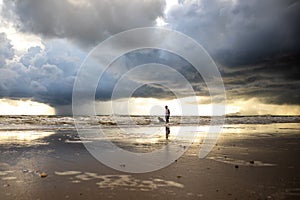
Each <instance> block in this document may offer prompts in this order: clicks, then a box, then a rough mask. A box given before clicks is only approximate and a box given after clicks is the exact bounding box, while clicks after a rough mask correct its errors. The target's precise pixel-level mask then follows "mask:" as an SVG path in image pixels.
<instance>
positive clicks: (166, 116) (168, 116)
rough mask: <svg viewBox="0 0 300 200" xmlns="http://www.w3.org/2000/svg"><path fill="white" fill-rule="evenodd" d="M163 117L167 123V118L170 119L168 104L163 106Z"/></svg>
mask: <svg viewBox="0 0 300 200" xmlns="http://www.w3.org/2000/svg"><path fill="white" fill-rule="evenodd" d="M165 109H166V111H165V118H166V123H169V119H170V110H169V108H168V106H165Z"/></svg>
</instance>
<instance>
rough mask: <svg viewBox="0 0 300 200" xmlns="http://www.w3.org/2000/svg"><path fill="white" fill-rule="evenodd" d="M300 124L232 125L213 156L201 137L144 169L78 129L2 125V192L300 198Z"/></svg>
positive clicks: (139, 147)
mask: <svg viewBox="0 0 300 200" xmlns="http://www.w3.org/2000/svg"><path fill="white" fill-rule="evenodd" d="M195 129H196V127H195ZM299 130H300V126H299V123H290V124H288V123H281V124H265V125H258V124H250V125H249V124H248V125H245V124H244V125H227V126H225V128H224V130H223V133H222V134H221V136H220V137H219V139H218V142H217V144H216V145H215V146H214V148H213V150H212V151H211V152H210V153H209V154H208V156H207V157H206V158H204V159H199V158H198V152H199V148H200V146H201V142H203V138H201V137H199V140H197V141H195V142H194V143H193V144H192V145H191V146H190V147H189V149H188V150H187V151H186V152H185V153H184V155H183V156H182V157H180V158H179V159H178V160H175V161H174V163H173V164H171V165H169V166H168V167H165V168H163V169H161V170H158V171H154V172H149V173H141V174H130V173H124V172H120V171H117V170H114V169H111V168H109V167H107V166H105V165H103V164H102V163H100V162H99V161H98V160H96V159H95V158H94V157H93V156H91V154H90V153H89V152H88V151H87V150H86V148H85V147H84V145H83V143H82V142H81V140H80V139H79V137H78V134H77V132H76V130H75V129H73V130H72V129H66V130H55V131H49V130H47V131H45V130H39V131H32V130H19V131H15V132H16V133H15V135H18V136H19V137H20V135H22V134H23V136H24V138H17V137H13V136H11V137H9V136H8V135H9V134H10V135H13V132H14V131H12V130H10V131H4V130H2V131H1V145H0V183H1V184H0V197H1V199H3V200H4V199H5V200H10V199H28V200H29V199H30V200H32V199H40V200H43V199H45V200H48V199H49V200H50V199H299V198H300V174H299V169H300V161H299V159H298V156H299V154H300V131H299ZM141 131H142V130H141ZM21 133H22V134H21ZM171 135H172V127H171ZM25 136H26V137H25ZM29 136H30V137H31V139H30V137H29ZM28 137H29V139H28ZM162 137H164V135H163V136H162ZM170 140H172V137H170ZM161 141H163V140H161ZM122 143H123V144H122ZM117 144H118V145H119V146H123V147H127V148H131V149H135V150H136V151H147V150H149V149H151V148H153V145H156V147H155V148H160V145H158V144H157V143H151V144H140V143H138V142H133V143H132V142H130V141H126V140H122V141H119V142H118V143H117ZM162 144H163V142H162ZM162 144H161V145H162ZM42 176H45V177H42Z"/></svg>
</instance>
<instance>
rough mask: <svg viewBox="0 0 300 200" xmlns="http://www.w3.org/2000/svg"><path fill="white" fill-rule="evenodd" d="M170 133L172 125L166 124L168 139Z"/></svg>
mask: <svg viewBox="0 0 300 200" xmlns="http://www.w3.org/2000/svg"><path fill="white" fill-rule="evenodd" d="M169 134H170V126H169V125H166V140H168V139H169Z"/></svg>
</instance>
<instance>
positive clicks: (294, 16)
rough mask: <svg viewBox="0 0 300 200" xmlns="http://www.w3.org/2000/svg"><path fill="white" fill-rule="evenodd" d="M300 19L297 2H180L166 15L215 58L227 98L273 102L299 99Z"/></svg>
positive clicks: (175, 25)
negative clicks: (254, 98) (258, 99)
mask: <svg viewBox="0 0 300 200" xmlns="http://www.w3.org/2000/svg"><path fill="white" fill-rule="evenodd" d="M299 19H300V3H299V1H294V0H288V1H285V0H264V1H258V0H254V1H217V0H202V1H181V4H179V5H177V6H174V7H173V8H171V10H170V12H169V13H168V15H167V22H168V26H169V27H171V28H173V29H175V30H179V31H182V32H184V33H185V34H188V35H189V36H191V37H192V38H194V39H196V40H197V41H198V42H199V43H200V44H202V45H203V46H204V47H205V48H206V49H207V50H208V52H209V53H210V55H211V56H212V57H213V58H214V60H215V61H216V62H217V64H218V66H219V69H220V71H221V73H222V76H223V80H224V83H225V86H226V92H227V98H228V100H233V99H249V98H253V97H259V98H260V99H261V100H263V101H264V102H266V103H274V104H299V102H300V97H299V95H298V94H299V93H300V89H299V88H300V81H299V80H300V72H299V71H300V70H299V67H300V66H299V65H300V39H299V32H300V21H299Z"/></svg>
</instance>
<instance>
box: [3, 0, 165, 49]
mask: <svg viewBox="0 0 300 200" xmlns="http://www.w3.org/2000/svg"><path fill="white" fill-rule="evenodd" d="M164 6H165V2H164V1H163V0H149V1H141V0H131V1H124V0H109V1H107V0H66V1H61V0H53V1H48V0H26V1H23V0H14V1H10V0H8V1H4V7H3V11H2V12H3V13H4V14H3V15H4V16H6V17H7V18H9V19H11V20H12V21H14V24H15V26H16V27H17V28H18V29H19V30H21V31H23V32H30V33H35V34H40V35H42V36H44V37H50V38H68V39H70V40H73V41H75V42H77V43H79V44H82V45H85V46H86V45H92V46H94V45H95V44H97V43H99V42H101V41H102V40H103V39H105V38H107V37H108V36H110V35H113V34H116V33H119V32H121V31H124V30H127V29H130V28H137V27H145V26H153V25H155V20H156V18H157V17H158V16H163V10H164Z"/></svg>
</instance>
